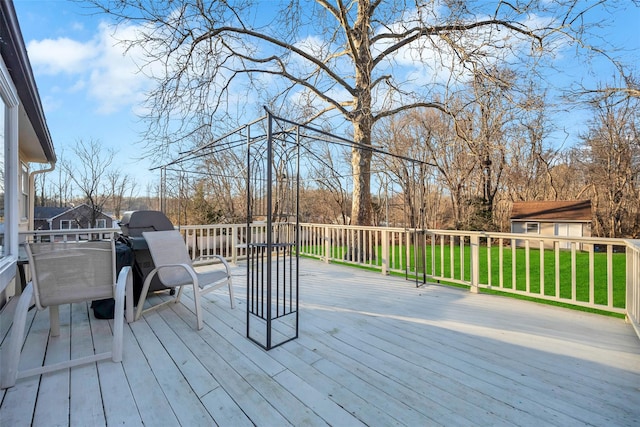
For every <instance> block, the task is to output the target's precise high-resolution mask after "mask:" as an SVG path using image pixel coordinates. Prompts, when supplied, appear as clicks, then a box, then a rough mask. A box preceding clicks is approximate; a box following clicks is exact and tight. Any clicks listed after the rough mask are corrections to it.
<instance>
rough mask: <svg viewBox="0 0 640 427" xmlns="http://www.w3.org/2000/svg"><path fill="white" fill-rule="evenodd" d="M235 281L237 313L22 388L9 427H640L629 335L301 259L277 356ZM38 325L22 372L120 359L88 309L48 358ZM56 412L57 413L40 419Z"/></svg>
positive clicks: (36, 318) (635, 346)
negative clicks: (250, 320)
mask: <svg viewBox="0 0 640 427" xmlns="http://www.w3.org/2000/svg"><path fill="white" fill-rule="evenodd" d="M233 274H234V282H235V287H236V289H235V290H236V296H237V308H236V309H234V310H231V309H230V308H229V303H228V295H227V293H226V292H224V290H219V291H215V292H213V293H211V294H209V295H207V297H206V298H205V301H204V304H203V307H204V309H205V311H204V320H205V327H204V329H203V330H201V331H197V330H195V327H194V325H195V314H194V313H193V305H192V304H193V301H192V299H191V294H190V292H186V293H185V296H184V304H177V305H169V306H168V307H167V308H163V309H161V310H158V311H156V312H151V313H148V314H146V315H145V316H143V318H142V319H141V320H140V321H138V322H135V323H133V324H130V325H126V326H125V331H124V355H123V362H122V364H119V363H112V362H111V361H108V360H107V361H101V362H99V363H97V364H92V365H88V366H85V367H75V368H72V369H71V370H70V373H69V370H67V371H61V372H56V373H53V374H48V375H45V376H43V377H42V378H39V377H35V378H30V379H22V380H18V383H17V385H16V386H15V387H13V388H11V389H9V390H7V391H6V392H3V393H0V399H1V401H0V425H5V424H6V425H11V426H14V425H17V426H20V425H31V424H32V421H33V425H35V426H40V425H50V424H51V423H50V422H47V421H51V420H52V419H55V420H57V421H56V423H57V422H59V421H60V420H63V418H64V414H65V413H66V414H67V415H68V416H69V417H70V418H69V420H73V421H69V425H78V424H83V421H84V420H86V419H90V420H91V424H92V425H115V424H125V425H184V426H187V425H189V426H190V425H214V424H217V425H223V426H225V425H230V426H235V425H252V424H253V425H258V426H263V425H264V426H271V425H302V424H304V425H340V426H351V425H354V426H355V425H372V426H377V425H447V426H450V425H454V426H463V425H478V424H490V425H522V426H530V425H558V426H560V425H562V426H564V425H607V426H608V425H616V426H634V425H638V424H639V423H640V342H639V341H638V339H637V337H636V336H635V335H634V334H633V331H632V330H631V327H630V326H629V325H626V324H624V322H623V321H622V320H619V319H613V318H607V317H602V316H598V315H594V314H588V313H581V312H573V311H570V310H566V309H562V308H557V307H549V306H543V305H539V304H534V303H530V302H526V301H516V300H513V299H507V298H503V297H498V296H493V295H482V294H480V295H474V294H470V293H469V292H467V291H465V290H461V289H453V288H447V287H442V286H435V285H428V286H424V287H419V288H416V287H415V286H414V283H413V282H407V281H405V280H402V279H401V278H397V277H388V276H387V277H385V276H382V275H380V274H377V273H371V272H366V271H361V270H356V269H352V268H348V267H341V266H335V265H326V264H323V263H320V262H316V261H312V260H306V259H303V260H302V261H301V268H300V298H301V299H300V302H301V304H300V337H299V338H298V339H297V340H294V341H292V342H289V343H286V344H284V345H282V346H280V347H277V348H275V349H273V350H271V351H269V352H267V351H264V350H263V349H261V348H260V347H258V346H257V345H255V344H254V343H253V342H251V341H249V340H248V339H247V338H246V337H245V334H246V326H245V322H246V292H245V290H244V283H245V282H244V277H245V274H246V269H245V268H244V267H238V268H235V269H234V272H233ZM156 298H157V299H158V300H162V299H164V298H165V296H163V295H162V294H160V295H158V296H153V297H151V298H150V301H151V302H153V301H154V299H156ZM33 312H35V310H34V311H33ZM33 312H30V313H29V316H30V317H29V319H32V321H31V323H30V327H29V335H28V337H27V340H26V341H25V350H26V352H27V354H25V358H23V360H21V363H22V364H23V367H27V366H33V365H34V364H35V365H37V364H38V363H40V362H41V361H42V359H43V358H44V357H45V353H44V349H45V348H47V345H49V350H48V352H47V357H57V356H56V354H59V355H61V354H62V353H64V350H60V351H59V352H57V351H56V350H55V349H56V347H57V346H60V348H61V349H64V348H65V347H66V348H67V350H66V351H67V352H68V351H72V352H74V353H76V352H80V351H88V350H89V349H90V347H91V346H92V345H93V344H95V345H96V347H97V348H96V350H97V351H101V350H104V349H105V348H106V347H105V346H110V344H111V339H110V334H111V322H107V321H98V320H96V319H94V318H93V316H92V314H90V312H89V311H88V308H87V305H86V304H85V305H84V306H82V305H77V306H76V305H74V306H72V308H71V311H70V313H71V327H70V331H71V333H70V337H71V340H70V343H69V341H68V334H69V321H67V320H65V321H63V322H62V323H61V326H62V332H63V334H65V333H66V334H67V337H66V338H65V336H64V335H63V336H62V337H61V339H57V341H56V340H51V341H50V342H49V344H47V333H46V332H48V324H49V322H48V312H47V311H44V312H41V313H37V314H35V313H33ZM61 312H63V310H61ZM67 315H68V314H65V316H67ZM4 320H5V317H4V314H3V322H2V323H3V324H4ZM6 330H7V327H6V326H3V327H2V328H0V333H2V334H3V335H0V341H1V342H2V345H3V347H4V345H5V344H6V341H7V340H6V336H7V334H6ZM2 331H5V332H2ZM89 331H90V332H91V335H90V334H89ZM65 340H66V341H65ZM38 359H39V360H38ZM65 387H66V388H65ZM56 389H57V390H68V391H66V392H63V393H60V394H61V395H62V396H56V395H54V390H56ZM65 395H66V396H65ZM65 399H68V403H66V405H67V406H66V407H65V404H64V403H62V401H63V400H65ZM98 402H100V406H102V408H104V409H99V408H98V407H97V406H98ZM47 406H59V407H60V408H61V409H60V411H59V413H58V415H53V418H50V419H48V420H45V419H44V417H43V416H42V414H44V413H45V408H47ZM62 423H63V425H64V420H63V422H62Z"/></svg>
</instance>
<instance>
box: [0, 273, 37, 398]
mask: <svg viewBox="0 0 640 427" xmlns="http://www.w3.org/2000/svg"><path fill="white" fill-rule="evenodd" d="M33 300H34V298H33V284H32V283H31V282H30V283H29V284H28V285H27V287H26V288H24V290H23V291H22V295H21V296H20V299H19V300H18V304H17V306H16V312H15V314H14V315H13V325H12V326H11V338H10V339H9V343H8V345H9V347H8V348H7V349H6V353H5V354H4V357H3V358H2V365H3V366H2V374H1V375H0V388H3V389H4V388H9V387H13V386H14V385H15V384H16V380H17V378H18V363H19V362H20V352H21V349H22V342H23V340H24V329H25V326H26V323H27V312H28V311H29V307H30V306H31V304H32V303H33Z"/></svg>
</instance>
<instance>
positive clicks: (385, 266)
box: [382, 228, 389, 276]
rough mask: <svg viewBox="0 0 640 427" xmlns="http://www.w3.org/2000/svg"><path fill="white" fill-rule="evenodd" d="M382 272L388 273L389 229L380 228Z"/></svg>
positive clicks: (385, 274)
mask: <svg viewBox="0 0 640 427" xmlns="http://www.w3.org/2000/svg"><path fill="white" fill-rule="evenodd" d="M382 274H383V275H384V276H387V275H389V231H388V230H387V229H385V228H383V229H382Z"/></svg>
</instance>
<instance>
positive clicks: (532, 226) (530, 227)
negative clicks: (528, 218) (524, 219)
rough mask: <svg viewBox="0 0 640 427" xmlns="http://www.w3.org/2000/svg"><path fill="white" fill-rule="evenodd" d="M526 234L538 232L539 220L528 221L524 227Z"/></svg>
mask: <svg viewBox="0 0 640 427" xmlns="http://www.w3.org/2000/svg"><path fill="white" fill-rule="evenodd" d="M525 230H526V231H525V232H526V233H527V234H540V223H539V222H528V223H527V225H526V228H525Z"/></svg>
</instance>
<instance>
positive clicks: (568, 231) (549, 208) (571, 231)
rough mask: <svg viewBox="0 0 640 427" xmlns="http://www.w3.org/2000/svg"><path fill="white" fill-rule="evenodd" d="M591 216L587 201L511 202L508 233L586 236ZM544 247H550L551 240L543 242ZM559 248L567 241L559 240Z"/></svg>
mask: <svg viewBox="0 0 640 427" xmlns="http://www.w3.org/2000/svg"><path fill="white" fill-rule="evenodd" d="M591 218H592V214H591V201H590V200H576V201H534V202H514V203H513V207H512V209H511V232H512V233H526V234H540V235H545V236H561V237H590V236H591ZM521 243H522V241H518V243H517V244H518V246H520V245H521ZM545 247H548V248H550V247H553V244H552V242H545ZM560 247H561V248H565V249H567V248H569V247H570V244H569V243H568V242H560ZM580 248H581V247H580ZM580 248H578V249H580Z"/></svg>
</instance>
